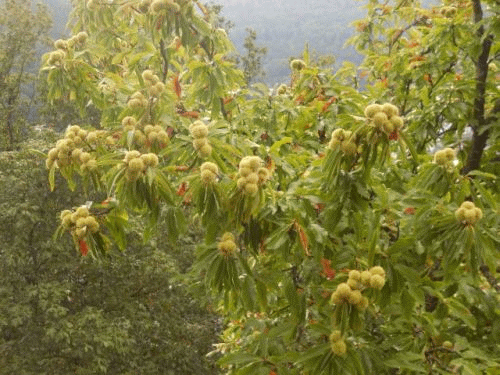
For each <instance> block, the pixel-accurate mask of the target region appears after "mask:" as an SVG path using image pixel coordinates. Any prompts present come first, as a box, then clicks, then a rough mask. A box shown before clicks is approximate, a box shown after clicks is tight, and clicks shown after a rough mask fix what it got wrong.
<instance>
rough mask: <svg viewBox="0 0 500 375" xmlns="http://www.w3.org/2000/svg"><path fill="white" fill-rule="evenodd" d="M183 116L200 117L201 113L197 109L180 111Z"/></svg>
mask: <svg viewBox="0 0 500 375" xmlns="http://www.w3.org/2000/svg"><path fill="white" fill-rule="evenodd" d="M179 114H180V115H181V116H182V117H187V118H198V117H200V113H199V112H196V111H186V112H183V113H179Z"/></svg>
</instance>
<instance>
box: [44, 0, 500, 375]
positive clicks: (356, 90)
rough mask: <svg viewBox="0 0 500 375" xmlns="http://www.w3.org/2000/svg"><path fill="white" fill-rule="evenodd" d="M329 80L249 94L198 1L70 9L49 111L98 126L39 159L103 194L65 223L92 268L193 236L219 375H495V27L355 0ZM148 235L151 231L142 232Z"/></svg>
mask: <svg viewBox="0 0 500 375" xmlns="http://www.w3.org/2000/svg"><path fill="white" fill-rule="evenodd" d="M367 9H368V14H367V18H366V19H365V20H362V21H359V23H357V29H358V34H357V35H356V36H355V37H354V40H353V42H354V43H355V45H356V46H357V47H358V48H359V50H360V51H362V52H363V53H364V54H365V56H366V58H365V62H364V63H363V64H362V66H360V67H355V66H353V65H351V64H344V65H343V66H342V67H341V68H340V69H338V70H337V71H335V72H331V71H329V70H326V69H322V68H320V67H317V66H315V65H314V63H312V62H311V61H310V58H309V55H308V53H307V51H305V52H304V55H303V59H301V60H298V59H296V60H293V61H291V64H290V68H291V80H290V83H289V84H283V85H281V86H279V87H278V88H277V89H276V90H274V91H272V92H271V93H270V91H269V89H268V88H267V87H265V86H263V85H254V86H250V87H248V86H246V85H245V82H244V79H243V74H242V72H241V71H240V70H238V69H236V68H235V67H234V64H233V63H232V62H231V60H230V59H229V58H228V54H229V53H231V51H232V48H233V47H232V44H231V42H230V40H229V39H228V38H227V36H226V33H225V32H224V30H222V29H217V28H215V27H213V26H212V23H211V22H212V20H213V17H214V16H213V15H212V14H210V12H209V11H208V9H207V8H206V7H205V6H203V5H202V4H201V3H200V2H198V1H191V0H153V1H150V0H142V1H135V0H115V1H101V0H88V1H81V0H78V1H76V0H75V1H74V11H73V20H74V21H73V36H72V37H71V38H70V39H68V40H59V41H56V43H55V50H54V51H53V52H50V53H49V54H47V55H46V57H45V65H44V67H43V69H42V72H43V73H44V74H45V77H46V79H47V82H48V85H49V97H50V98H52V99H54V100H59V99H60V98H66V99H68V100H71V101H74V102H75V103H76V104H77V105H79V106H80V107H81V109H82V111H85V109H86V108H88V107H89V106H92V107H95V108H97V109H98V110H99V111H100V116H101V120H100V127H99V128H92V127H90V126H89V127H85V126H69V127H68V129H67V130H66V132H65V134H64V137H63V138H62V139H61V140H59V141H58V142H57V143H56V145H55V147H53V148H52V149H50V151H49V152H48V154H47V159H46V164H47V168H48V170H49V181H50V183H51V186H52V188H55V182H54V181H55V176H56V174H59V173H60V174H61V175H62V176H64V177H65V178H66V180H67V181H68V183H69V185H70V186H71V187H76V186H80V185H82V186H92V187H93V188H95V189H99V190H100V191H102V192H104V193H105V195H106V199H104V200H103V201H99V202H88V203H85V202H82V205H81V206H79V207H73V208H71V207H68V209H67V210H66V211H63V212H62V213H61V226H60V228H59V230H58V232H57V234H58V235H69V236H71V238H72V239H73V241H74V243H75V246H76V249H77V251H79V252H80V253H81V254H82V255H83V256H91V257H94V258H96V259H98V258H100V257H103V256H106V255H107V254H110V253H111V252H112V251H113V249H115V248H116V249H123V248H125V246H126V241H125V240H126V231H127V226H128V221H129V218H130V217H131V215H134V214H135V215H136V216H138V217H140V218H142V219H143V220H144V221H145V223H146V230H145V231H144V239H145V240H146V241H147V240H148V238H149V237H150V236H151V235H152V234H153V233H157V232H159V233H162V234H163V235H164V236H166V237H167V238H169V239H171V240H172V241H173V240H175V239H177V238H178V237H179V236H182V235H183V232H184V231H185V229H186V227H188V226H189V225H191V224H192V223H193V222H195V223H196V222H198V223H201V224H202V225H203V227H204V239H203V240H202V241H201V242H200V244H199V245H198V247H197V251H196V262H195V264H194V266H193V270H192V273H193V285H198V283H202V284H203V285H205V287H206V288H207V290H208V292H209V294H210V296H211V299H212V303H213V305H214V306H216V308H217V309H218V311H219V312H220V313H221V314H223V316H224V318H225V323H226V324H225V330H224V332H223V334H222V336H221V343H220V344H218V345H217V347H216V350H215V352H216V353H221V354H223V356H222V358H221V359H220V360H219V364H220V366H221V367H222V368H223V369H224V371H226V373H228V374H333V373H335V374H337V373H338V374H341V373H346V374H353V373H355V374H364V373H366V374H373V373H394V374H398V373H400V374H413V373H457V374H484V373H487V374H494V373H495V371H497V369H498V367H499V366H500V351H499V349H498V337H499V333H500V319H499V318H500V317H499V315H500V309H499V301H500V300H499V290H500V287H499V286H498V283H497V280H496V275H497V270H498V266H499V259H498V257H499V254H498V247H499V243H500V233H499V230H498V228H499V221H500V220H499V211H498V210H499V206H498V202H499V195H500V191H499V188H498V164H496V163H498V148H499V142H498V135H499V132H498V126H497V125H498V119H497V112H498V110H497V108H498V105H496V103H495V100H496V98H497V97H498V91H497V90H498V89H497V86H498V78H497V76H496V74H495V69H496V65H495V60H496V59H497V58H498V48H499V46H500V44H499V42H498V34H499V28H498V19H499V18H498V12H499V11H500V8H499V7H498V4H497V3H496V2H494V1H480V0H473V1H456V0H448V1H446V2H445V3H442V4H441V3H440V4H439V5H436V6H435V7H433V8H430V7H428V8H424V7H421V6H420V4H419V3H418V2H417V1H412V0H399V1H390V0H389V1H384V2H379V1H377V0H370V1H369V2H368V4H367ZM160 221H161V223H163V224H162V225H161V226H159V225H158V223H159V222H160Z"/></svg>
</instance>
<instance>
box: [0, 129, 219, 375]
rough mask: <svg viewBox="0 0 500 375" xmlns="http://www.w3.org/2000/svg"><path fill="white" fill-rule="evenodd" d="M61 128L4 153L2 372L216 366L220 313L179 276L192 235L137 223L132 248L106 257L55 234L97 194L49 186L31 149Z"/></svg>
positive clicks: (194, 370) (0, 194)
mask: <svg viewBox="0 0 500 375" xmlns="http://www.w3.org/2000/svg"><path fill="white" fill-rule="evenodd" d="M57 136H58V134H57V133H52V132H41V133H39V134H32V135H31V137H30V138H31V140H30V141H29V142H23V143H21V144H20V146H21V147H20V150H19V151H15V152H2V153H0V175H1V178H2V181H3V182H4V183H2V184H1V187H0V209H1V214H0V226H1V227H2V228H4V230H2V231H0V243H2V249H1V251H0V299H1V300H2V304H1V306H0V317H1V318H0V354H1V359H0V374H12V373H24V374H68V373H77V374H104V373H106V374H128V373H130V374H132V373H137V372H138V373H141V374H158V373H166V374H170V373H172V374H212V373H216V371H215V369H214V366H213V364H211V363H210V362H209V361H207V359H206V357H205V354H206V353H207V352H209V351H210V350H211V349H212V346H211V345H212V343H213V342H215V340H216V337H215V336H216V329H217V328H216V326H217V324H216V323H217V317H216V316H215V315H214V314H213V313H210V312H208V311H207V310H206V309H204V308H201V307H200V305H199V304H198V302H197V301H195V300H193V298H192V297H190V295H189V294H188V293H187V289H186V287H185V286H184V285H183V283H182V281H180V280H181V278H180V274H179V269H180V268H181V266H182V267H184V268H185V267H186V264H189V262H190V261H189V259H190V258H191V256H190V255H189V251H190V249H191V248H192V247H193V246H194V245H193V243H192V241H190V240H189V238H188V237H186V239H184V241H183V242H182V243H181V244H179V247H172V245H166V244H165V243H164V242H163V239H162V237H161V236H159V237H158V238H156V237H155V243H156V244H157V245H156V246H155V244H154V243H153V244H151V245H149V246H143V245H142V241H141V239H140V237H139V235H138V233H139V232H140V231H141V227H140V226H139V227H137V228H136V229H135V230H134V231H131V233H130V235H129V238H128V239H129V246H128V248H127V251H126V252H124V253H121V254H120V255H119V256H117V257H113V258H107V259H101V261H100V262H93V261H92V260H91V259H86V258H81V257H80V256H78V254H77V253H75V252H74V251H73V250H72V249H73V245H72V243H71V241H60V242H54V241H53V240H52V235H53V233H54V231H55V229H56V228H57V225H58V216H59V212H60V211H61V209H63V208H64V207H67V206H71V205H72V204H79V203H80V202H81V199H82V198H83V199H92V197H94V198H95V195H93V193H92V192H84V191H81V190H78V191H75V192H70V191H68V190H67V189H65V188H64V187H62V186H61V187H58V189H57V190H56V191H54V192H50V191H49V189H48V187H47V182H46V176H45V173H44V172H43V169H44V168H43V161H42V160H41V159H40V158H39V157H38V155H36V154H34V153H33V152H32V151H31V149H33V148H36V149H44V148H46V147H47V142H49V141H50V142H53V141H54V139H55V137H57ZM5 228H9V229H8V230H6V229H5ZM136 230H137V232H136ZM167 248H169V249H170V250H169V251H168V252H167V251H165V249H167ZM191 251H192V250H191ZM27 346H29V350H26V347H27Z"/></svg>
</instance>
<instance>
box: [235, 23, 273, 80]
mask: <svg viewBox="0 0 500 375" xmlns="http://www.w3.org/2000/svg"><path fill="white" fill-rule="evenodd" d="M246 32H247V36H246V38H245V41H244V43H243V48H245V54H244V55H242V56H241V67H242V69H243V74H244V75H245V81H246V82H247V84H248V85H249V84H251V83H252V82H255V81H258V80H260V79H262V78H264V77H265V75H266V72H265V71H264V68H263V65H262V59H263V58H264V57H265V56H266V54H267V47H259V46H257V44H256V43H255V42H256V40H257V32H256V31H255V30H254V29H251V28H247V29H246Z"/></svg>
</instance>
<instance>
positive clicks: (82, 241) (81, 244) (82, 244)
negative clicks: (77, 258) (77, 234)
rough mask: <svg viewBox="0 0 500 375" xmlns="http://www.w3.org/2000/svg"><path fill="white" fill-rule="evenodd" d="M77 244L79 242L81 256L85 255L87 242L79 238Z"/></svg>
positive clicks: (87, 250)
mask: <svg viewBox="0 0 500 375" xmlns="http://www.w3.org/2000/svg"><path fill="white" fill-rule="evenodd" d="M79 244H80V253H81V254H82V255H83V256H87V254H88V252H89V247H88V246H87V242H85V241H84V240H80V242H79Z"/></svg>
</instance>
